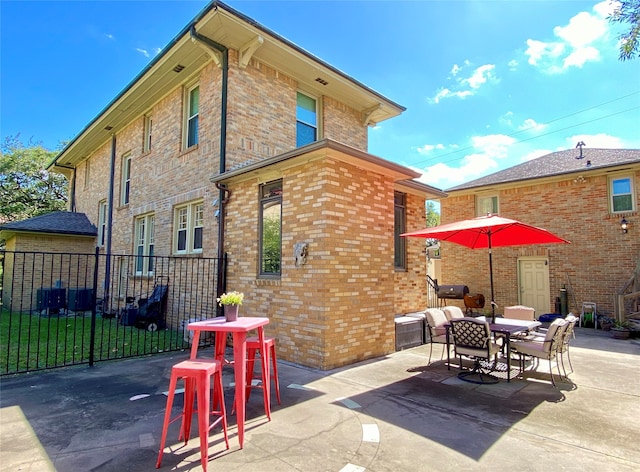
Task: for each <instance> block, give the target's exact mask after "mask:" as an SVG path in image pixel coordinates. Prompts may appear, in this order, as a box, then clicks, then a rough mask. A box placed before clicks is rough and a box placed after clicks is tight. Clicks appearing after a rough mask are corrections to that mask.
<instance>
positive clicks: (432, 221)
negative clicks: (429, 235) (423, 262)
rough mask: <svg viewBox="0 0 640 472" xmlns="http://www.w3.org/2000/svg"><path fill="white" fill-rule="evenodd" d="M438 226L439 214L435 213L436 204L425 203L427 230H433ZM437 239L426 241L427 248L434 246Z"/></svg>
mask: <svg viewBox="0 0 640 472" xmlns="http://www.w3.org/2000/svg"><path fill="white" fill-rule="evenodd" d="M439 224H440V213H438V212H437V211H436V204H435V203H434V202H431V201H427V228H433V227H434V226H438V225H439ZM436 242H437V239H427V246H432V245H434V244H436Z"/></svg>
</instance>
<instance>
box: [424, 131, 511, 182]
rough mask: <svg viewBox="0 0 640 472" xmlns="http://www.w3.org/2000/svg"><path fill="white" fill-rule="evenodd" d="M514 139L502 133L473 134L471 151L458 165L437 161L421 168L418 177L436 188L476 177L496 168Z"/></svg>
mask: <svg viewBox="0 0 640 472" xmlns="http://www.w3.org/2000/svg"><path fill="white" fill-rule="evenodd" d="M515 142H516V140H515V139H514V138H512V137H510V136H506V135H502V134H494V135H486V136H474V137H473V138H472V139H471V144H472V146H473V148H474V150H473V152H471V153H470V154H467V155H466V156H465V157H463V158H462V159H461V160H460V161H459V165H458V166H453V165H449V164H447V163H442V162H441V163H438V164H434V165H433V166H429V167H426V168H425V169H421V170H420V172H423V175H422V177H421V178H420V179H419V180H420V181H421V182H425V183H427V184H429V185H433V186H435V187H438V188H449V187H453V186H455V185H458V184H460V183H463V182H467V181H469V180H473V179H476V178H478V177H481V176H483V175H486V174H488V173H490V172H494V171H495V170H497V168H498V166H499V165H498V161H499V160H501V159H506V158H507V157H508V150H509V148H510V146H511V145H513V144H514V143H515Z"/></svg>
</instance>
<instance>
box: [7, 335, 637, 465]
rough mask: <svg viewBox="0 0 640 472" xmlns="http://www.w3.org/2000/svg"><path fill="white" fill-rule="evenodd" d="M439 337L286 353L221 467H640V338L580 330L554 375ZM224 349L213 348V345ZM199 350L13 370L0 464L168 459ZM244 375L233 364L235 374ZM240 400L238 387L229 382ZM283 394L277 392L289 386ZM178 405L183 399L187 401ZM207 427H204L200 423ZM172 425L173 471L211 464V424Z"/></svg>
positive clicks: (214, 449)
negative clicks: (319, 367) (175, 393)
mask: <svg viewBox="0 0 640 472" xmlns="http://www.w3.org/2000/svg"><path fill="white" fill-rule="evenodd" d="M441 349H442V348H441V346H439V345H436V346H434V359H435V362H432V365H431V366H426V362H427V358H428V353H429V346H428V345H427V346H420V347H417V348H413V349H409V350H405V351H401V352H397V353H394V354H392V355H389V356H387V357H385V358H381V359H376V360H372V361H368V362H364V363H361V364H357V365H353V366H350V367H347V368H343V369H337V370H334V371H331V372H320V371H315V370H310V369H305V368H301V367H299V366H295V365H291V364H288V363H284V362H281V363H280V364H279V369H280V383H281V394H282V405H280V406H278V405H277V404H275V405H274V406H273V412H272V420H271V421H270V422H268V421H267V420H266V417H265V416H264V412H263V409H262V398H261V395H260V392H255V393H253V394H252V396H251V399H250V401H249V404H248V406H247V418H248V420H247V428H246V433H245V434H246V436H245V447H244V448H243V449H240V448H239V446H238V440H237V437H236V434H235V433H236V427H235V416H231V415H230V416H229V420H230V426H231V428H230V443H231V449H229V450H228V451H227V450H225V448H224V441H223V440H222V434H221V432H220V431H219V430H215V431H214V432H213V433H212V436H211V442H210V461H209V470H213V471H216V470H219V471H222V470H224V471H247V472H248V471H251V472H255V471H258V472H259V471H265V472H272V471H273V472H277V471H305V472H315V471H323V472H324V471H331V472H360V471H368V472H373V471H375V472H401V471H407V472H409V471H411V472H414V471H432V470H433V471H448V470H474V471H476V470H479V471H483V470H487V471H502V470H504V471H514V470H518V471H529V470H531V471H546V470H558V469H562V470H568V471H572V470H575V471H581V472H586V471H599V472H600V471H627V470H628V471H636V470H639V469H640V452H639V450H638V449H639V447H638V445H639V444H640V416H639V415H638V410H639V409H640V364H639V362H638V361H639V360H640V342H639V341H638V340H630V341H629V340H627V341H621V340H614V339H612V338H610V336H609V335H608V334H607V333H602V332H599V331H593V330H586V329H577V337H576V339H575V341H574V343H573V345H572V348H571V358H572V361H573V366H574V368H575V372H574V373H573V374H572V375H571V376H570V378H571V381H570V382H559V383H558V387H559V388H553V387H552V386H551V383H550V381H549V375H548V373H545V372H544V370H545V369H544V367H545V365H546V363H545V362H542V363H541V369H540V372H538V373H528V374H527V375H526V376H525V377H524V378H519V379H516V380H512V381H511V382H510V383H507V382H506V381H501V382H500V383H498V384H496V385H482V386H478V385H474V384H469V383H465V382H461V381H459V380H458V379H457V377H456V376H455V374H456V373H457V371H456V370H455V369H452V370H447V367H446V365H445V363H444V362H442V361H440V360H439V357H440V353H441ZM210 354H211V353H210V350H206V351H204V352H203V355H210ZM187 357H188V353H187V352H183V353H171V354H166V355H157V356H154V357H146V358H142V359H131V360H125V361H113V362H104V363H101V364H98V365H96V366H95V367H93V368H89V367H83V366H81V367H71V368H65V369H57V370H53V371H49V372H41V373H34V374H24V375H19V376H15V377H3V378H2V379H1V380H0V415H1V416H0V427H1V430H0V470H2V471H38V472H40V471H47V470H58V471H60V472H75V471H82V472H84V471H118V472H120V471H151V470H155V462H156V458H157V454H158V446H159V444H158V442H159V435H160V432H161V426H162V415H163V412H164V407H165V402H166V397H165V395H164V394H163V392H164V391H166V389H167V387H168V384H169V372H170V369H171V366H172V365H173V364H174V363H176V362H178V361H180V360H183V359H185V358H187ZM232 380H233V375H232V371H231V370H230V369H225V374H224V381H225V385H227V386H228V385H229V383H230V382H231V381H232ZM225 396H226V401H227V408H228V411H230V406H231V403H232V402H233V389H232V388H231V387H227V388H225ZM273 398H274V403H275V396H273ZM176 411H177V410H176ZM194 427H195V426H194ZM177 435H178V424H174V425H172V427H171V428H170V430H169V438H168V439H169V440H168V445H169V447H168V448H167V449H166V450H165V455H164V459H163V466H162V468H161V470H167V471H198V470H202V468H201V466H200V457H199V442H198V437H197V434H196V436H195V437H194V438H193V439H192V440H191V441H190V442H189V443H188V444H187V445H186V446H183V445H182V444H181V443H180V442H178V441H177Z"/></svg>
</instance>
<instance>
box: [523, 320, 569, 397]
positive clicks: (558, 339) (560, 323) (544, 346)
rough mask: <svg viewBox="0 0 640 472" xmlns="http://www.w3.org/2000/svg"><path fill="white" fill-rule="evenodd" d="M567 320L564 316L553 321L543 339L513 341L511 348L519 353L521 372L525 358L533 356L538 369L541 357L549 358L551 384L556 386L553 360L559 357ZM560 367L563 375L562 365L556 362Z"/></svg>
mask: <svg viewBox="0 0 640 472" xmlns="http://www.w3.org/2000/svg"><path fill="white" fill-rule="evenodd" d="M567 324H568V323H567V321H565V320H564V319H562V318H557V319H556V320H554V321H553V323H551V325H550V326H549V329H548V330H547V333H546V334H545V337H544V338H543V339H542V340H539V339H538V340H536V339H532V340H525V341H517V340H516V341H515V342H513V343H511V349H512V351H513V352H515V353H516V354H518V357H519V363H520V372H524V362H525V358H526V357H527V356H528V357H531V358H532V359H534V360H535V361H536V365H535V367H534V369H537V367H538V365H539V363H538V361H539V360H540V359H547V360H548V361H549V374H550V375H551V384H552V385H553V386H554V387H555V386H556V382H555V380H554V378H553V367H552V365H551V361H552V360H554V359H556V358H557V355H558V353H559V351H560V347H559V346H560V345H561V344H562V336H563V335H564V332H565V329H566V327H567ZM556 367H557V368H558V375H560V376H561V377H562V374H561V373H560V365H559V364H558V363H557V362H556Z"/></svg>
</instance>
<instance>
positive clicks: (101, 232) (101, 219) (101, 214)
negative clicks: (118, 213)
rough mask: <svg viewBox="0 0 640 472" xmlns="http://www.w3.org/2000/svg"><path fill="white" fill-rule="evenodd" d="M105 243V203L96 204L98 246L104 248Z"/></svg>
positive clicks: (103, 201)
mask: <svg viewBox="0 0 640 472" xmlns="http://www.w3.org/2000/svg"><path fill="white" fill-rule="evenodd" d="M106 241H107V201H106V200H101V201H100V202H99V203H98V246H99V247H104V245H105V243H106Z"/></svg>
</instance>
